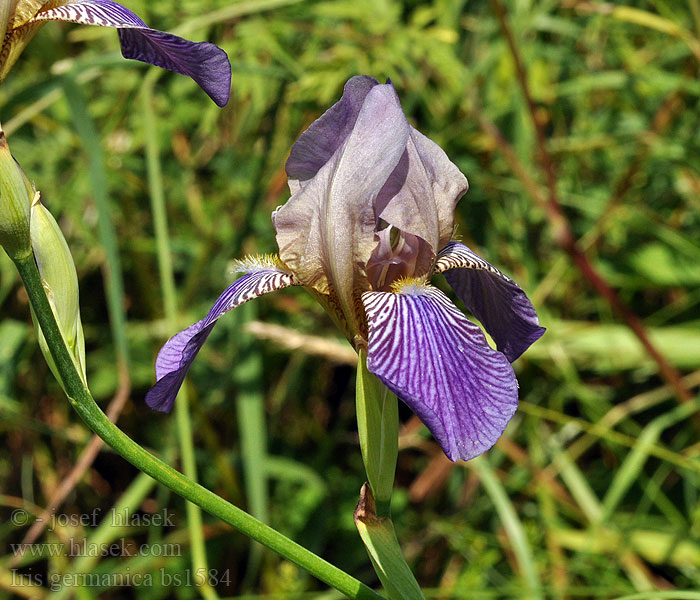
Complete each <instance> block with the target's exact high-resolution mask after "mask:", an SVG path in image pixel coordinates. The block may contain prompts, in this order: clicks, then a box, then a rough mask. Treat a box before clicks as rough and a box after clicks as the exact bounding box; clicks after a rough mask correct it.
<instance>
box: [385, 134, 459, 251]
mask: <svg viewBox="0 0 700 600" xmlns="http://www.w3.org/2000/svg"><path fill="white" fill-rule="evenodd" d="M468 188H469V184H468V183H467V178H466V177H465V176H464V175H463V174H462V173H461V171H460V170H459V169H458V168H457V166H456V165H455V164H454V163H452V162H451V161H450V159H449V158H447V155H446V154H445V152H443V150H442V149H441V148H440V146H438V145H437V144H436V143H435V142H433V141H432V140H430V139H429V138H427V137H425V136H424V135H423V134H422V133H420V132H419V131H417V130H416V129H414V128H413V127H411V129H410V134H409V137H408V143H407V145H406V152H405V153H404V154H403V156H402V157H401V160H400V161H399V163H398V165H397V166H396V168H395V169H394V172H393V173H392V174H391V176H390V177H389V179H388V180H387V182H386V184H385V185H384V188H383V189H382V191H381V192H380V193H379V196H378V197H377V204H376V212H377V216H379V217H380V218H382V219H383V220H384V221H386V222H387V223H390V224H391V225H393V226H394V227H396V228H397V229H400V230H401V231H405V232H407V233H411V234H413V235H416V236H418V237H419V238H421V239H423V240H425V241H426V242H427V243H428V244H429V245H430V246H431V248H432V251H433V254H432V256H430V257H429V262H430V263H432V261H433V260H434V258H435V255H436V254H437V253H438V251H439V250H440V248H442V247H443V246H444V245H445V244H447V243H448V242H449V241H450V238H451V237H452V234H453V229H454V211H455V206H456V204H457V202H458V200H459V199H460V198H461V197H462V196H463V195H464V194H465V193H466V191H467V189H468ZM421 262H425V261H424V260H423V261H421Z"/></svg>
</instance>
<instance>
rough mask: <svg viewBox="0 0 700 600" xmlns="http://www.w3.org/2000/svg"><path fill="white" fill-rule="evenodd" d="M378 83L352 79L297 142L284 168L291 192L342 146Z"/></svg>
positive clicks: (373, 80)
mask: <svg viewBox="0 0 700 600" xmlns="http://www.w3.org/2000/svg"><path fill="white" fill-rule="evenodd" d="M378 84H379V82H378V81H377V80H376V79H374V78H372V77H368V76H367V75H359V76H357V77H353V78H352V79H349V80H348V82H347V83H346V84H345V88H344V89H343V96H342V98H341V99H340V100H338V102H336V103H335V104H334V105H333V106H331V107H330V108H329V109H328V110H327V111H326V112H325V113H323V114H322V115H321V116H320V117H319V118H318V119H316V120H315V121H314V122H313V123H311V125H310V126H309V128H308V129H307V130H306V131H304V133H302V134H301V136H299V139H298V140H297V141H296V142H294V145H293V146H292V150H291V152H290V153H289V158H288V159H287V164H286V165H285V169H286V171H287V175H288V177H289V179H290V187H292V192H294V191H296V186H298V185H299V184H303V182H305V181H306V180H307V179H311V178H312V177H313V176H314V175H316V173H318V171H319V169H320V168H321V167H322V166H323V165H325V164H326V163H327V162H328V161H329V160H330V158H331V157H332V156H333V155H334V154H335V151H336V150H337V149H338V148H340V146H342V145H343V142H345V140H346V139H347V137H348V136H349V135H350V133H351V132H352V128H353V127H354V125H355V121H357V115H359V114H360V109H361V108H362V104H363V102H364V101H365V97H366V96H367V94H368V93H369V91H370V90H371V89H372V88H373V87H374V86H375V85H378Z"/></svg>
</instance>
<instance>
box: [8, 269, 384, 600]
mask: <svg viewBox="0 0 700 600" xmlns="http://www.w3.org/2000/svg"><path fill="white" fill-rule="evenodd" d="M15 265H16V266H17V270H18V271H19V274H20V277H21V278H22V281H23V283H24V286H25V288H26V290H27V295H28V296H29V301H30V302H31V304H32V307H33V308H34V312H35V314H36V317H37V319H38V321H39V325H40V327H41V330H42V332H43V333H44V336H45V338H46V342H47V344H48V346H49V349H50V350H51V354H52V356H53V358H54V361H55V363H56V367H57V369H58V371H59V373H60V374H61V377H62V379H63V381H64V383H65V386H66V393H67V395H68V399H69V401H70V403H71V404H72V405H73V407H74V408H75V410H76V411H77V413H78V414H79V415H80V417H81V418H82V419H83V420H84V421H85V423H86V424H87V425H88V426H89V427H90V429H92V430H93V431H94V432H95V433H96V434H97V435H99V436H100V437H101V438H102V439H103V440H104V441H105V442H106V443H107V445H109V446H110V447H111V448H113V449H114V450H115V451H116V452H117V453H118V454H119V455H121V456H122V457H123V458H125V459H126V460H128V461H129V462H130V463H131V464H132V465H134V466H135V467H136V468H137V469H139V470H141V471H143V472H144V473H146V474H148V475H150V476H151V477H153V478H154V479H155V480H156V481H158V482H160V483H162V484H163V485H165V486H166V487H168V488H170V489H171V490H173V491H174V492H175V493H176V494H179V495H180V496H182V497H183V498H185V499H186V500H189V501H190V502H192V503H194V504H196V505H197V506H200V507H201V508H203V509H204V510H206V511H207V512H209V513H211V514H212V515H214V516H215V517H218V518H220V519H221V520H222V521H224V522H226V523H228V524H229V525H231V526H233V527H235V528H236V529H238V530H239V531H240V532H242V533H244V534H245V535H247V536H249V537H251V538H252V539H254V540H256V541H258V542H260V543H261V544H263V545H265V546H267V547H268V548H270V549H271V550H273V551H274V552H277V553H278V554H279V555H280V556H283V557H284V558H286V559H288V560H290V561H292V562H293V563H295V564H296V565H298V566H299V567H301V568H302V569H305V570H306V571H308V572H309V573H311V574H312V575H314V576H315V577H317V578H318V579H320V580H321V581H323V582H325V583H326V584H328V585H329V586H331V587H333V588H335V589H336V590H338V591H339V592H341V593H343V594H345V595H346V596H348V597H349V598H353V599H356V600H370V599H372V600H384V599H383V597H382V596H381V595H380V594H378V593H377V592H375V591H374V590H372V589H371V588H369V587H368V586H366V585H365V584H363V583H362V582H360V581H358V580H357V579H355V578H354V577H352V576H351V575H348V574H347V573H345V572H344V571H342V570H340V569H338V568H337V567H335V566H333V565H331V564H330V563H328V562H327V561H325V560H323V559H322V558H321V557H319V556H317V555H315V554H314V553H313V552H310V551H309V550H307V549H306V548H304V547H303V546H300V545H299V544H297V543H296V542H294V541H292V540H290V539H289V538H287V537H285V536H284V535H282V534H281V533H279V532H278V531H275V530H274V529H272V528H271V527H268V526H267V525H265V524H264V523H261V522H260V521H258V520H257V519H255V518H253V517H251V516H250V515H249V514H247V513H246V512H244V511H242V510H241V509H240V508H238V507H236V506H234V505H233V504H230V503H229V502H227V501H226V500H224V499H223V498H221V497H219V496H217V495H216V494H215V493H213V492H212V491H210V490H208V489H206V488H204V487H202V486H201V485H199V484H198V483H195V482H194V481H191V480H190V479H188V478H187V477H185V476H184V475H183V474H182V473H180V472H178V471H176V470H175V469H173V468H172V467H171V466H169V465H167V464H165V463H164V462H162V461H161V460H159V459H158V458H156V457H155V456H153V455H152V454H150V453H149V452H148V451H146V450H145V449H144V448H142V447H141V446H139V445H138V444H137V443H136V442H134V441H133V440H132V439H131V438H130V437H129V436H127V435H126V434H125V433H124V432H123V431H122V430H121V429H119V428H118V427H117V426H116V425H115V424H114V423H112V422H111V421H110V420H109V419H108V418H107V416H106V415H105V414H104V413H103V412H102V411H101V410H100V408H99V407H98V406H97V404H96V403H95V401H94V400H93V398H92V395H91V394H90V391H89V390H88V389H87V387H85V385H84V384H83V381H82V379H81V378H80V375H79V374H78V372H77V371H76V369H75V365H74V364H73V360H72V359H71V356H70V353H69V352H68V349H67V348H66V346H65V344H64V342H63V338H62V337H61V332H60V330H59V328H58V324H57V323H56V319H55V318H54V315H53V312H52V311H51V306H50V305H49V301H48V299H47V298H46V294H45V292H44V287H43V284H42V282H41V276H40V275H39V270H38V269H37V266H36V263H35V262H34V258H33V256H29V257H26V258H23V259H20V260H17V261H16V262H15Z"/></svg>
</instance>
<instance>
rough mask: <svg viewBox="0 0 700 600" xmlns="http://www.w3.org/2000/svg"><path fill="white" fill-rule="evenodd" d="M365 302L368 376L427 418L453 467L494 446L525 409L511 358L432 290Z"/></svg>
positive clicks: (404, 290) (375, 296) (405, 290)
mask: <svg viewBox="0 0 700 600" xmlns="http://www.w3.org/2000/svg"><path fill="white" fill-rule="evenodd" d="M362 300H363V303H364V306H365V311H366V314H367V321H368V324H369V340H368V355H367V367H368V369H369V370H370V371H371V372H372V373H374V374H375V375H376V376H377V377H378V378H379V379H380V380H381V381H382V382H384V384H385V385H386V386H387V387H389V388H390V389H391V390H392V391H393V392H394V393H396V395H397V396H398V397H399V398H401V400H403V401H404V402H405V403H406V404H407V405H408V406H409V407H410V408H411V409H412V410H413V411H414V412H415V413H416V414H417V415H418V416H419V417H420V418H421V420H422V421H423V423H425V425H426V426H427V427H428V429H430V431H431V432H432V434H433V436H435V438H436V439H437V441H438V442H439V443H440V446H441V447H442V449H443V450H444V451H445V454H446V455H447V457H448V458H449V459H450V460H458V459H462V460H468V459H470V458H474V457H475V456H478V455H479V454H481V453H483V452H485V451H486V450H488V449H489V448H490V447H491V446H493V444H494V443H495V442H496V440H498V438H499V437H500V436H501V434H502V433H503V431H504V430H505V428H506V425H507V424H508V421H509V420H510V418H511V417H512V416H513V414H514V413H515V410H516V408H517V404H518V383H517V381H516V379H515V374H514V373H513V368H512V367H511V366H510V363H509V362H508V360H507V359H506V357H505V356H504V355H503V354H502V353H500V352H497V351H496V350H493V349H492V348H490V347H489V345H488V344H487V342H486V339H485V337H484V335H483V333H482V332H481V330H480V329H479V327H478V326H477V325H474V324H473V323H471V322H470V321H469V320H468V319H467V318H466V317H465V316H464V315H463V314H462V313H461V312H460V311H459V310H458V309H457V308H456V307H455V306H454V305H453V304H452V303H451V302H450V301H449V299H448V298H447V296H445V295H444V294H443V293H442V292H441V291H440V290H438V289H437V288H434V287H432V286H428V285H421V284H410V283H407V284H404V285H402V286H401V287H399V288H398V291H397V293H391V292H365V293H364V294H363V295H362Z"/></svg>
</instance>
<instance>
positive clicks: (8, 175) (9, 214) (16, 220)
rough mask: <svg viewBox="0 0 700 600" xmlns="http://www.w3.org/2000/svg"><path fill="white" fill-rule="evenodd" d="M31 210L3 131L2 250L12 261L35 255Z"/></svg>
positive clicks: (0, 171) (0, 150)
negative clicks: (30, 218) (33, 250)
mask: <svg viewBox="0 0 700 600" xmlns="http://www.w3.org/2000/svg"><path fill="white" fill-rule="evenodd" d="M30 189H31V188H30ZM30 206H31V197H30V195H29V190H28V189H27V185H26V182H25V177H24V173H22V169H21V168H20V166H19V165H18V164H17V162H16V161H15V159H14V158H13V157H12V154H11V153H10V147H9V146H8V144H7V140H6V139H5V133H4V132H3V131H2V129H0V246H2V247H3V248H4V249H5V252H7V254H8V255H9V256H10V258H11V259H12V260H19V259H22V258H26V257H27V256H29V255H30V254H31V252H32V247H31V243H30V241H29V211H30Z"/></svg>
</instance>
